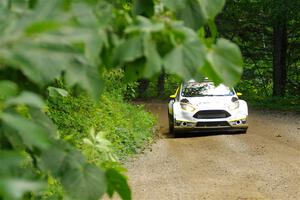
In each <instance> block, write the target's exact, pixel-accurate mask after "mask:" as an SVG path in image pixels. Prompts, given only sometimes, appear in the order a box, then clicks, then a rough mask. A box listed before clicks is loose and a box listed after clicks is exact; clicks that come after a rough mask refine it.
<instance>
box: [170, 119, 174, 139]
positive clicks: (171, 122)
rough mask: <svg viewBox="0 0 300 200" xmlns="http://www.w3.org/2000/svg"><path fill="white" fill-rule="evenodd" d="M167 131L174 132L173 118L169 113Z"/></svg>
mask: <svg viewBox="0 0 300 200" xmlns="http://www.w3.org/2000/svg"><path fill="white" fill-rule="evenodd" d="M169 133H170V134H174V119H173V116H172V115H170V114H169Z"/></svg>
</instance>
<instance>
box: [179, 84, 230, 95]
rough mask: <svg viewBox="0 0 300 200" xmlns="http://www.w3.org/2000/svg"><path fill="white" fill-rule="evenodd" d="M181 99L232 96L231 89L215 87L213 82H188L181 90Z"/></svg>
mask: <svg viewBox="0 0 300 200" xmlns="http://www.w3.org/2000/svg"><path fill="white" fill-rule="evenodd" d="M181 95H182V96H183V97H203V96H232V95H234V92H233V89H230V88H229V87H227V86H225V85H223V84H220V85H218V86H215V85H214V83H213V82H202V83H198V82H189V83H186V84H185V85H184V86H183V88H182V93H181Z"/></svg>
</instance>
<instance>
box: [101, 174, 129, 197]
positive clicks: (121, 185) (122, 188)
mask: <svg viewBox="0 0 300 200" xmlns="http://www.w3.org/2000/svg"><path fill="white" fill-rule="evenodd" d="M106 179H107V182H108V185H107V193H108V195H109V197H112V196H113V194H114V192H115V191H116V192H117V193H118V194H119V195H120V197H121V198H122V199H123V200H130V199H131V190H130V188H129V185H128V183H127V179H126V177H125V176H124V175H122V174H120V173H119V172H118V171H117V170H115V169H108V170H107V171H106Z"/></svg>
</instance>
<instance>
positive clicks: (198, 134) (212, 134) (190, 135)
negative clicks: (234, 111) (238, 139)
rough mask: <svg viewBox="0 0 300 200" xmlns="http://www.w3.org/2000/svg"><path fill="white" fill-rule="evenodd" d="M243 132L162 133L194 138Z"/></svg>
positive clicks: (173, 136) (168, 136) (169, 136)
mask: <svg viewBox="0 0 300 200" xmlns="http://www.w3.org/2000/svg"><path fill="white" fill-rule="evenodd" d="M244 134H245V133H243V132H232V131H218V132H216V131H213V132H207V131H205V132H204V131H193V132H177V133H176V134H171V133H169V132H165V133H162V135H163V136H165V138H168V139H175V138H193V137H211V136H221V135H244Z"/></svg>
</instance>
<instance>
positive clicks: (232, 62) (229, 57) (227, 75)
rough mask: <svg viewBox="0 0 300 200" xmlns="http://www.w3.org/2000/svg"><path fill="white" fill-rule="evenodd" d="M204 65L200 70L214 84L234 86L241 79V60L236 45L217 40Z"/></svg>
mask: <svg viewBox="0 0 300 200" xmlns="http://www.w3.org/2000/svg"><path fill="white" fill-rule="evenodd" d="M207 61H208V63H206V65H205V66H204V67H203V68H202V69H201V71H202V72H203V74H205V75H206V76H208V77H209V78H211V79H212V80H214V81H215V82H216V83H225V84H226V85H228V86H234V85H235V84H236V83H237V82H238V81H239V80H240V78H241V75H242V72H243V59H242V55H241V52H240V50H239V48H238V46H237V45H235V44H234V43H232V42H230V41H228V40H225V39H219V40H218V41H217V43H216V44H215V45H213V46H212V48H211V49H209V51H208V54H207Z"/></svg>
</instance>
